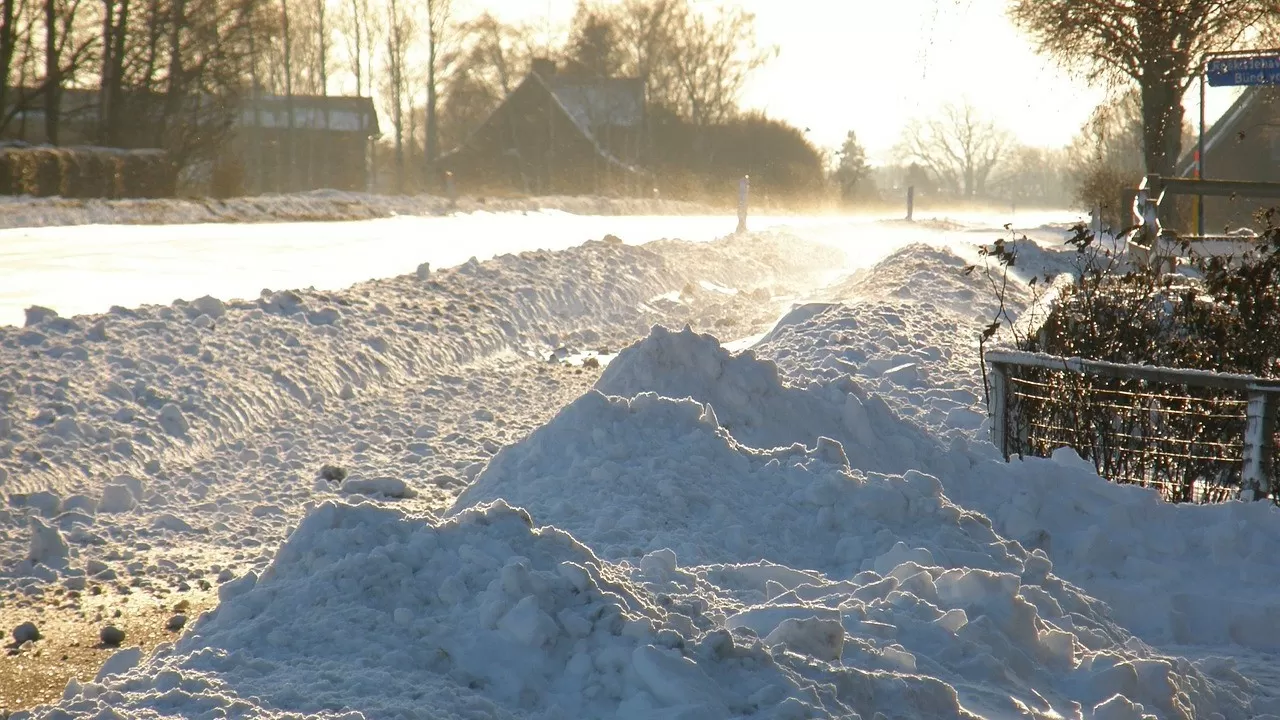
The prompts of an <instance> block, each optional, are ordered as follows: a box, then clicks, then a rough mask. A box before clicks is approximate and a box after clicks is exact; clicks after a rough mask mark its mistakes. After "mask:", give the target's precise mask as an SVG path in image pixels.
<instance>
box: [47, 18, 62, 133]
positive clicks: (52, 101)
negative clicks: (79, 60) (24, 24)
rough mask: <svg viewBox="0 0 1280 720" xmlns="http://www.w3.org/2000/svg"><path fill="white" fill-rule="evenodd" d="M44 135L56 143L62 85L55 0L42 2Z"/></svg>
mask: <svg viewBox="0 0 1280 720" xmlns="http://www.w3.org/2000/svg"><path fill="white" fill-rule="evenodd" d="M44 22H45V28H44V39H45V45H44V77H45V95H44V135H45V140H46V141H47V142H48V143H49V144H50V145H57V144H58V124H59V123H58V121H59V119H60V118H59V115H61V114H62V113H61V108H60V103H59V100H60V98H59V93H58V90H59V89H60V87H61V86H62V77H61V73H60V72H58V11H57V6H56V4H55V0H45V3H44Z"/></svg>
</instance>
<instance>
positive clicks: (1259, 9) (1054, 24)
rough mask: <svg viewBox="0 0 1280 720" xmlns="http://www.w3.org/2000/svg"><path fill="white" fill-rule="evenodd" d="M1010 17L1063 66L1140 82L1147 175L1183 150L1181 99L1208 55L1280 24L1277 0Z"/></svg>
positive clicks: (1040, 5) (1027, 3) (1066, 5)
mask: <svg viewBox="0 0 1280 720" xmlns="http://www.w3.org/2000/svg"><path fill="white" fill-rule="evenodd" d="M1009 14H1010V17H1011V18H1012V19H1013V21H1014V23H1015V24H1017V25H1018V26H1019V27H1021V28H1022V29H1023V30H1024V31H1025V32H1027V33H1028V34H1029V35H1031V37H1032V38H1033V40H1034V41H1035V42H1036V44H1037V45H1038V46H1039V48H1040V50H1041V52H1043V53H1045V54H1047V55H1050V56H1052V57H1053V58H1055V59H1057V60H1058V61H1059V62H1060V63H1061V64H1062V65H1063V66H1065V67H1067V68H1070V69H1073V70H1076V71H1079V72H1081V73H1083V75H1084V76H1085V77H1086V78H1088V79H1089V80H1091V81H1099V80H1102V81H1115V80H1118V79H1121V78H1127V79H1129V80H1131V81H1132V82H1134V83H1136V84H1137V86H1138V87H1139V88H1140V92H1141V96H1142V125H1143V154H1144V160H1145V163H1146V169H1147V171H1148V172H1152V173H1160V174H1162V175H1171V174H1173V171H1174V166H1175V165H1176V163H1177V161H1178V157H1179V155H1180V153H1181V151H1182V142H1181V140H1182V133H1181V128H1182V124H1183V117H1184V115H1185V110H1184V108H1183V104H1182V100H1183V96H1184V95H1185V94H1186V91H1187V89H1188V87H1189V86H1190V84H1191V83H1192V82H1193V81H1194V80H1195V78H1196V77H1197V76H1198V74H1199V68H1200V67H1201V63H1202V62H1203V61H1204V59H1205V56H1206V54H1207V53H1210V52H1213V51H1218V50H1227V49H1230V48H1233V47H1238V46H1240V45H1241V44H1242V43H1243V42H1245V41H1246V40H1247V39H1248V38H1249V37H1250V35H1251V33H1254V32H1257V31H1262V30H1268V29H1274V28H1275V26H1276V25H1277V24H1280V12H1277V6H1276V1H1275V0H1230V1H1229V2H1228V1H1226V0H1014V2H1013V4H1012V6H1011V8H1010V11H1009Z"/></svg>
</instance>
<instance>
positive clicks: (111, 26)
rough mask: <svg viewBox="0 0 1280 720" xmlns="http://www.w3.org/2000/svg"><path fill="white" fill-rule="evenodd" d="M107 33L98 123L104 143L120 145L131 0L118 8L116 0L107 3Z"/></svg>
mask: <svg viewBox="0 0 1280 720" xmlns="http://www.w3.org/2000/svg"><path fill="white" fill-rule="evenodd" d="M103 5H104V9H105V16H106V17H105V18H104V19H103V30H104V34H103V37H102V91H101V93H100V96H101V100H100V102H101V105H102V108H101V111H100V112H99V123H100V128H101V136H102V140H101V142H102V143H103V144H104V145H111V146H119V145H122V144H123V139H122V138H121V128H120V119H121V117H122V111H123V108H122V107H121V105H122V103H123V101H124V97H123V95H124V52H125V36H126V34H127V33H128V29H129V0H121V2H120V7H119V10H118V11H117V10H116V7H115V2H114V0H107V2H105V3H104V4H103Z"/></svg>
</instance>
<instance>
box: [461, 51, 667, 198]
mask: <svg viewBox="0 0 1280 720" xmlns="http://www.w3.org/2000/svg"><path fill="white" fill-rule="evenodd" d="M564 80H565V81H564V82H560V79H558V78H556V77H555V76H553V75H544V74H543V73H539V72H536V71H532V72H530V73H529V74H528V75H527V76H526V77H525V79H524V80H523V81H521V83H520V85H518V86H517V87H516V89H515V90H512V91H511V93H510V94H508V95H507V97H506V98H504V99H503V101H502V103H501V104H499V105H498V107H497V108H495V109H494V110H493V112H491V113H489V116H488V117H487V118H485V120H484V122H482V123H480V124H479V125H477V126H476V127H475V128H474V129H473V130H472V131H471V133H470V134H468V135H467V138H466V139H465V140H463V141H462V144H461V145H459V146H458V147H456V148H454V149H453V150H450V151H449V152H446V153H444V154H442V155H441V159H442V160H444V159H448V158H450V157H452V156H455V155H457V154H458V153H460V152H461V151H462V150H463V149H464V148H466V147H467V146H468V145H470V144H471V140H472V139H473V138H474V137H475V136H476V135H477V134H479V133H480V131H481V130H483V129H484V128H485V127H486V126H488V125H489V123H491V122H493V119H494V118H495V117H497V116H498V115H499V114H500V113H501V112H502V111H503V109H504V108H505V107H506V106H507V103H508V102H510V100H511V97H512V96H513V95H515V94H516V93H518V92H520V91H521V90H522V89H523V88H525V87H526V86H529V85H530V83H532V84H533V87H536V88H540V89H541V90H542V91H544V92H545V93H546V94H547V96H548V97H550V99H551V101H552V107H553V108H554V109H556V110H558V111H559V112H561V113H563V114H564V116H565V117H567V118H568V119H569V121H570V122H571V123H572V124H573V125H574V127H576V128H577V129H578V131H579V132H580V133H581V134H582V137H583V138H584V139H586V140H587V141H588V142H590V143H591V145H592V146H593V148H594V149H595V152H596V153H597V154H599V156H600V157H601V158H602V159H603V160H605V161H606V162H608V163H609V164H610V165H613V166H614V167H616V168H619V169H621V170H624V171H626V172H632V173H640V174H644V171H643V170H641V169H640V168H637V167H635V166H632V165H628V164H627V163H625V162H623V161H622V160H619V159H618V158H617V157H616V156H614V155H613V153H610V152H609V151H608V150H606V149H605V148H604V146H602V145H601V144H600V141H599V140H598V139H597V138H596V135H595V133H594V132H593V128H598V127H602V126H605V125H610V124H614V125H627V124H628V123H630V122H640V123H642V122H643V118H644V85H643V83H640V84H639V90H640V94H639V105H638V106H637V105H635V103H634V96H632V95H630V93H633V92H634V90H633V89H631V87H630V85H627V84H626V83H631V82H638V81H631V80H629V79H617V80H612V81H611V80H605V81H576V82H575V81H572V80H568V79H564ZM613 83H616V85H615V84H613ZM593 85H598V86H600V88H602V89H600V90H599V91H595V90H592V89H590V86H593ZM557 86H559V87H560V88H561V92H559V93H558V92H557V91H556V89H555V88H556V87H557ZM610 88H615V89H610ZM628 97H630V98H631V99H630V100H628V99H627V98H628ZM597 101H600V104H599V105H595V104H593V103H594V102H597ZM610 109H611V110H612V112H603V111H604V110H610ZM601 117H603V118H604V121H601V120H596V121H595V122H592V120H593V119H596V118H601ZM624 121H625V122H624Z"/></svg>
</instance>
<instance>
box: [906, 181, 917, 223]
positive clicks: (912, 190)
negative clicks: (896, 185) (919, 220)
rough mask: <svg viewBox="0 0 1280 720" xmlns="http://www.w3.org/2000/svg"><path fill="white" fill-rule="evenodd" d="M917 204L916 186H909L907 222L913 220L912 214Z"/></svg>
mask: <svg viewBox="0 0 1280 720" xmlns="http://www.w3.org/2000/svg"><path fill="white" fill-rule="evenodd" d="M915 204H916V186H915V185H910V186H908V187H907V222H912V215H913V214H915Z"/></svg>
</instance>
